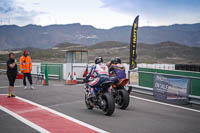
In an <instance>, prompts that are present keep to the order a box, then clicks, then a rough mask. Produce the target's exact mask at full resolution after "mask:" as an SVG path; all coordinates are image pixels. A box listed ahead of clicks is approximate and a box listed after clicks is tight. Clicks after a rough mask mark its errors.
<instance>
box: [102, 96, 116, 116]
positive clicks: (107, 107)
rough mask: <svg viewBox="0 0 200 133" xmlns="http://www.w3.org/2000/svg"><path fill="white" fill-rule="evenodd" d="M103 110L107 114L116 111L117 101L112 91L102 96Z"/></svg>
mask: <svg viewBox="0 0 200 133" xmlns="http://www.w3.org/2000/svg"><path fill="white" fill-rule="evenodd" d="M101 102H102V110H103V112H104V114H105V115H107V116H111V115H112V114H113V113H114V111H115V101H114V98H113V96H112V94H111V93H108V92H106V93H105V94H104V95H103V96H102V101H101Z"/></svg>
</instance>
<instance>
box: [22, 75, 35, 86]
mask: <svg viewBox="0 0 200 133" xmlns="http://www.w3.org/2000/svg"><path fill="white" fill-rule="evenodd" d="M26 77H27V78H28V81H29V83H30V85H32V84H33V83H32V76H31V73H24V79H23V84H24V86H26Z"/></svg>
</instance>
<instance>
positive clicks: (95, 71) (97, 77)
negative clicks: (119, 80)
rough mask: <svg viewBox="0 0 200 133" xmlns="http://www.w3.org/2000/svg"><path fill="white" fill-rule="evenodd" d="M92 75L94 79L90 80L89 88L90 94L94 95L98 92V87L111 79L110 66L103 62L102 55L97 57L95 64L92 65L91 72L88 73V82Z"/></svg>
mask: <svg viewBox="0 0 200 133" xmlns="http://www.w3.org/2000/svg"><path fill="white" fill-rule="evenodd" d="M90 77H92V78H93V81H90V82H88V88H89V90H90V96H91V97H92V96H94V94H95V93H96V92H98V90H99V88H98V87H99V86H100V85H101V84H102V83H103V82H105V81H109V80H110V78H109V72H108V67H107V65H106V64H104V63H103V58H102V57H97V58H96V59H95V65H93V66H92V68H91V70H90V73H89V74H88V75H87V77H86V79H85V81H86V82H87V81H88V80H89V78H90Z"/></svg>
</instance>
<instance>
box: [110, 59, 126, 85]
mask: <svg viewBox="0 0 200 133" xmlns="http://www.w3.org/2000/svg"><path fill="white" fill-rule="evenodd" d="M107 66H108V68H109V73H110V74H111V77H112V78H111V81H112V82H113V83H117V82H119V80H120V79H124V78H126V72H125V67H124V65H123V64H121V59H120V58H119V57H115V58H112V59H111V61H109V62H108V63H107Z"/></svg>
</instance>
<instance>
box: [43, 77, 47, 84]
mask: <svg viewBox="0 0 200 133" xmlns="http://www.w3.org/2000/svg"><path fill="white" fill-rule="evenodd" d="M43 85H47V80H46V77H45V75H44V76H43Z"/></svg>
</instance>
